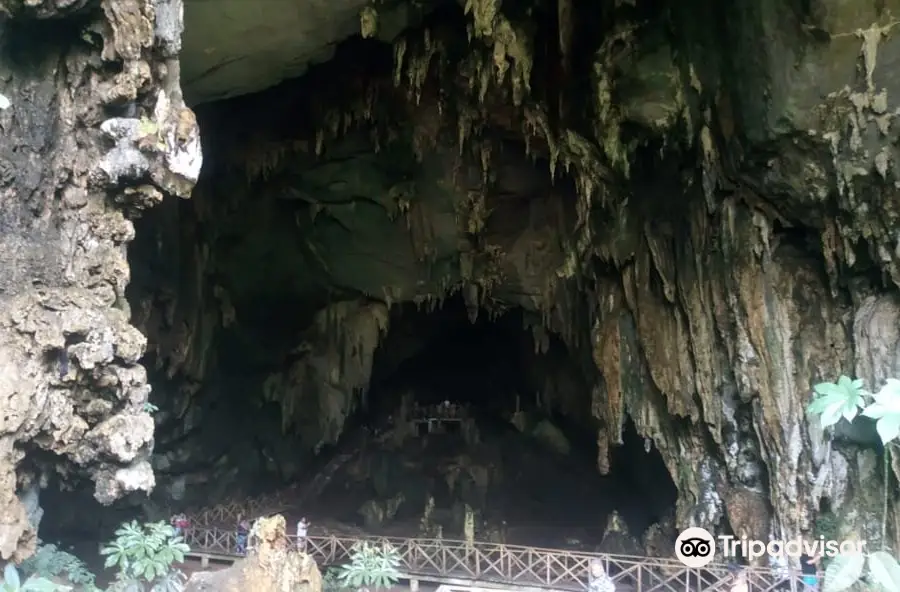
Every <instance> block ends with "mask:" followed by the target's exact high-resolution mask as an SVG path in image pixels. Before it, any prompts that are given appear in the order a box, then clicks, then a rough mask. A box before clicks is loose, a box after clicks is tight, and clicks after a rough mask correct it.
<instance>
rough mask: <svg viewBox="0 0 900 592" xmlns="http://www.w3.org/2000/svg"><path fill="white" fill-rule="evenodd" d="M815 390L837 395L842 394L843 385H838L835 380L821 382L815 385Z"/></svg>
mask: <svg viewBox="0 0 900 592" xmlns="http://www.w3.org/2000/svg"><path fill="white" fill-rule="evenodd" d="M813 390H814V391H816V393H818V394H820V395H825V396H828V395H837V396H840V395H841V393H842V389H841V387H839V386H838V385H836V384H835V383H833V382H820V383H819V384H817V385H815V386H813Z"/></svg>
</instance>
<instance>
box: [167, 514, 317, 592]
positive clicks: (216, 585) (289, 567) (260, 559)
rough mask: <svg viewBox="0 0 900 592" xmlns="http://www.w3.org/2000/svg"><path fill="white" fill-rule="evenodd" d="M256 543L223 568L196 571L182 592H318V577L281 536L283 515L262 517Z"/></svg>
mask: <svg viewBox="0 0 900 592" xmlns="http://www.w3.org/2000/svg"><path fill="white" fill-rule="evenodd" d="M256 534H257V538H258V540H257V541H256V544H255V546H254V548H253V549H251V550H250V552H249V553H248V555H247V557H246V558H245V559H242V560H240V561H238V562H236V563H235V564H233V565H232V566H231V567H228V568H227V569H222V570H219V571H213V572H196V573H194V574H193V575H192V576H191V578H190V579H189V580H188V582H187V585H186V586H185V588H184V590H185V592H212V591H216V592H244V591H245V590H259V592H284V591H285V590H290V591H291V592H322V575H321V574H320V573H319V568H318V567H317V566H316V562H315V561H313V560H312V559H311V558H310V557H309V555H306V554H305V553H301V552H300V551H298V550H297V547H296V545H295V544H293V543H292V542H291V541H290V539H288V538H287V537H286V536H285V522H284V517H283V516H272V517H271V518H262V519H261V520H260V521H259V524H258V527H257V531H256Z"/></svg>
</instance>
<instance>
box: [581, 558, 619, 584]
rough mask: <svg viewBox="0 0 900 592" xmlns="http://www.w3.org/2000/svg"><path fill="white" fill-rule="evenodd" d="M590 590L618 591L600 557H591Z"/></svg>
mask: <svg viewBox="0 0 900 592" xmlns="http://www.w3.org/2000/svg"><path fill="white" fill-rule="evenodd" d="M588 590H590V592H616V584H615V582H613V581H612V578H610V577H609V575H608V574H607V573H606V570H605V569H604V568H603V563H602V562H601V561H600V560H599V559H591V567H590V572H589V573H588Z"/></svg>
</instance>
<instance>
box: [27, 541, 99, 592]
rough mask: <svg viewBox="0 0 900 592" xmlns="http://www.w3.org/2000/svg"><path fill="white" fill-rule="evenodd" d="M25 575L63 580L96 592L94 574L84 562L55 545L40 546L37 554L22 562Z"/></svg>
mask: <svg viewBox="0 0 900 592" xmlns="http://www.w3.org/2000/svg"><path fill="white" fill-rule="evenodd" d="M20 567H21V569H22V572H23V573H24V574H25V575H29V576H30V575H36V576H40V577H43V578H55V577H58V578H64V579H65V580H66V581H68V582H70V583H72V584H74V585H76V586H80V587H82V588H84V589H85V590H87V591H90V592H93V591H95V590H97V587H96V585H95V577H94V574H92V573H91V572H90V570H88V568H87V566H86V565H85V564H84V562H83V561H82V560H81V559H79V558H78V557H75V556H74V555H72V554H71V553H67V552H65V551H61V550H60V549H59V548H58V547H57V546H56V545H40V546H39V547H38V549H37V552H36V553H35V554H34V555H32V556H31V557H29V558H28V559H26V560H25V561H23V562H22V565H21V566H20Z"/></svg>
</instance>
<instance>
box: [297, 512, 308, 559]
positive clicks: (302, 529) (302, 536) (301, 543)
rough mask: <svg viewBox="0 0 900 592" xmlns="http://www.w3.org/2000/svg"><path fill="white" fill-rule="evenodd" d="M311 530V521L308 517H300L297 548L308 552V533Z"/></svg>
mask: <svg viewBox="0 0 900 592" xmlns="http://www.w3.org/2000/svg"><path fill="white" fill-rule="evenodd" d="M308 532H309V521H308V520H307V519H306V517H303V518H301V519H300V522H298V523H297V549H298V550H299V551H303V552H304V553H305V552H306V535H307V533H308Z"/></svg>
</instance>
